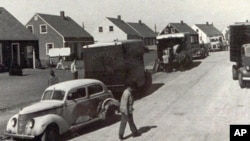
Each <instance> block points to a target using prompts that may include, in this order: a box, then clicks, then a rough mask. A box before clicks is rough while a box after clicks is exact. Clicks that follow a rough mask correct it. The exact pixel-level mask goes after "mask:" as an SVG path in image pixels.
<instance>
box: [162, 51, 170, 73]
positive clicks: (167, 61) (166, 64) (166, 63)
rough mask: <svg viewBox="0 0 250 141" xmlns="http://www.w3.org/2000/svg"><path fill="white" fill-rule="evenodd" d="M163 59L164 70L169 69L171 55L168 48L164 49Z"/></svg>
mask: <svg viewBox="0 0 250 141" xmlns="http://www.w3.org/2000/svg"><path fill="white" fill-rule="evenodd" d="M162 61H163V70H164V71H167V70H168V63H169V56H168V51H167V50H165V51H163V56H162Z"/></svg>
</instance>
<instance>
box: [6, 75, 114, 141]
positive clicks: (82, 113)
mask: <svg viewBox="0 0 250 141" xmlns="http://www.w3.org/2000/svg"><path fill="white" fill-rule="evenodd" d="M118 106H119V101H117V100H115V99H114V98H113V95H112V93H111V91H110V90H108V89H107V87H106V86H105V85H104V84H103V83H102V82H101V81H99V80H95V79H77V80H70V81H66V82H61V83H58V84H55V85H52V86H50V87H48V88H47V89H46V90H45V91H44V92H43V95H42V98H41V101H40V102H37V103H34V104H32V105H30V106H27V107H25V108H23V109H21V110H20V111H19V113H18V114H16V115H14V116H13V117H11V118H10V119H9V121H8V123H7V127H6V131H5V135H6V136H7V137H11V138H14V139H34V138H38V139H40V140H42V141H57V138H58V136H59V135H60V134H63V133H65V132H67V131H70V130H74V129H78V128H80V127H83V126H85V125H88V124H90V123H93V122H96V121H98V120H110V119H109V117H110V118H111V116H113V115H115V113H114V112H115V110H116V109H117V108H118Z"/></svg>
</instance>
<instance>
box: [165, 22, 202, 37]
mask: <svg viewBox="0 0 250 141" xmlns="http://www.w3.org/2000/svg"><path fill="white" fill-rule="evenodd" d="M169 24H170V25H172V26H173V27H175V29H176V30H178V31H179V32H189V33H190V34H197V33H196V32H195V31H194V30H193V29H192V28H191V27H190V26H189V25H187V24H186V23H184V22H181V23H169Z"/></svg>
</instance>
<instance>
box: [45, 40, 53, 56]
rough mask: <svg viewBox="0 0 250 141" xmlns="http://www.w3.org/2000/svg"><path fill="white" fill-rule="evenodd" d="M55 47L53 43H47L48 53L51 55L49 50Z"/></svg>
mask: <svg viewBox="0 0 250 141" xmlns="http://www.w3.org/2000/svg"><path fill="white" fill-rule="evenodd" d="M52 48H54V44H53V43H46V55H49V50H50V49H52Z"/></svg>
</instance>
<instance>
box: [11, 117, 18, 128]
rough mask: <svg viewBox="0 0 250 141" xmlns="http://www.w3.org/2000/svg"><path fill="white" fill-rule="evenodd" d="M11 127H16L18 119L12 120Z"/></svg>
mask: <svg viewBox="0 0 250 141" xmlns="http://www.w3.org/2000/svg"><path fill="white" fill-rule="evenodd" d="M10 123H11V126H12V127H15V126H16V123H17V119H16V118H13V119H12V120H11V122H10Z"/></svg>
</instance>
